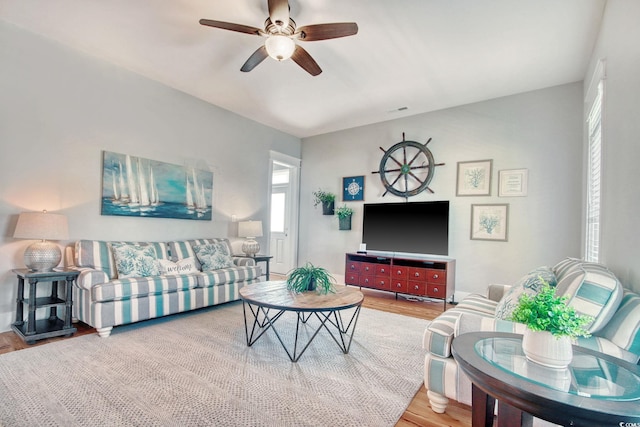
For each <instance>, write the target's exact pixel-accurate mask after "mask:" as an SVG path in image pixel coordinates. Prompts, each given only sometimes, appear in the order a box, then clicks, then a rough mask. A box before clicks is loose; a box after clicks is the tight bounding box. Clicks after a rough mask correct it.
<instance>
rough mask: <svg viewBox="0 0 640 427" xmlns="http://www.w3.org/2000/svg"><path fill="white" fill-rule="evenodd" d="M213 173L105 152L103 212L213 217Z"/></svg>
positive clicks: (155, 216)
mask: <svg viewBox="0 0 640 427" xmlns="http://www.w3.org/2000/svg"><path fill="white" fill-rule="evenodd" d="M212 196H213V173H212V172H210V171H207V170H202V169H196V168H193V167H184V166H178V165H173V164H170V163H165V162H159V161H155V160H149V159H144V158H142V157H134V156H131V155H128V154H119V153H112V152H110V151H104V152H103V157H102V211H101V213H102V215H118V216H139V217H151V218H178V219H195V220H204V221H210V220H211V211H212V208H213V203H212V200H213V198H212Z"/></svg>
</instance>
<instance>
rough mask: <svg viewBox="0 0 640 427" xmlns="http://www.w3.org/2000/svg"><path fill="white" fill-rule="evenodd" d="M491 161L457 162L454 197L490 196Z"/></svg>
mask: <svg viewBox="0 0 640 427" xmlns="http://www.w3.org/2000/svg"><path fill="white" fill-rule="evenodd" d="M492 165H493V160H474V161H470V162H458V179H457V184H456V196H490V195H491V166H492Z"/></svg>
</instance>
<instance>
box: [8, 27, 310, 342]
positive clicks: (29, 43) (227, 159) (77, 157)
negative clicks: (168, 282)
mask: <svg viewBox="0 0 640 427" xmlns="http://www.w3.org/2000/svg"><path fill="white" fill-rule="evenodd" d="M0 40H1V42H0V63H1V64H2V66H0V93H1V94H2V95H1V96H0V147H1V148H0V331H6V330H8V329H9V328H10V323H11V322H12V321H13V320H14V319H13V316H14V315H15V314H14V313H15V298H16V278H15V276H14V275H13V274H12V273H11V269H12V268H19V267H24V264H23V260H22V254H23V252H24V249H25V247H26V246H28V245H29V244H30V243H31V242H29V241H22V240H15V239H13V238H12V235H13V231H14V228H15V223H16V221H17V217H18V214H19V213H20V212H21V211H25V210H27V211H33V210H41V209H47V210H49V211H55V212H61V213H64V214H66V215H67V216H68V220H69V228H70V239H69V242H71V241H73V240H77V239H82V238H86V239H104V240H111V239H116V240H117V239H123V240H171V239H187V238H195V237H214V236H220V237H222V236H230V237H234V236H236V233H237V229H236V227H235V224H233V223H231V222H230V217H231V215H236V216H237V217H238V219H244V218H252V219H263V220H266V217H267V210H266V209H267V202H268V194H269V189H268V186H267V178H268V171H269V151H270V150H274V151H278V152H281V153H284V154H287V155H290V156H293V157H298V158H299V157H300V150H301V147H300V145H301V143H300V140H299V139H298V138H295V137H293V136H290V135H287V134H284V133H281V132H278V131H275V130H273V129H271V128H268V127H265V126H263V125H260V124H258V123H255V122H252V121H250V120H248V119H245V118H242V117H240V116H238V115H235V114H233V113H230V112H228V111H225V110H222V109H220V108H217V107H214V106H212V105H210V104H207V103H205V102H202V101H200V100H198V99H196V98H193V97H191V96H188V95H185V94H184V93H181V92H178V91H175V90H173V89H170V88H168V87H166V86H163V85H161V84H158V83H156V82H153V81H150V80H148V79H145V78H142V77H140V76H138V75H136V74H133V73H131V72H128V71H126V70H123V69H121V68H118V67H115V66H113V65H110V64H106V63H104V62H101V61H98V60H96V59H94V58H92V57H90V56H87V55H84V54H79V53H77V52H74V51H72V50H70V49H68V48H66V47H63V46H60V45H58V44H56V43H54V42H52V41H50V40H46V39H44V38H42V37H40V36H35V35H33V34H30V33H27V32H25V31H23V30H21V29H18V28H16V27H14V26H11V25H8V24H6V23H2V22H0ZM103 150H107V151H114V152H119V153H127V154H132V155H135V156H141V157H145V158H149V159H153V160H159V161H163V162H167V163H173V164H178V165H196V166H199V167H200V168H204V169H210V170H212V171H213V173H214V196H213V198H214V213H213V221H190V220H172V219H156V218H127V217H114V216H101V215H100V204H99V198H100V195H101V174H102V171H101V158H102V157H101V156H102V151H103ZM69 242H60V244H61V245H65V244H67V243H69ZM261 244H262V245H264V246H266V240H264V241H261Z"/></svg>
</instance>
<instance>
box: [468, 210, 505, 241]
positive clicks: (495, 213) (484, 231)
mask: <svg viewBox="0 0 640 427" xmlns="http://www.w3.org/2000/svg"><path fill="white" fill-rule="evenodd" d="M508 227H509V205H508V204H488V205H471V240H495V241H498V242H506V241H507V237H508V233H507V231H508Z"/></svg>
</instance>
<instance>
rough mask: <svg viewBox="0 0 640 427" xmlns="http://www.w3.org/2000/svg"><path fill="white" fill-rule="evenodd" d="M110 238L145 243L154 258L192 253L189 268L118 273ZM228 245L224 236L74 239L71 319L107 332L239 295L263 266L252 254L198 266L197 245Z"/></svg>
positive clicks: (185, 256)
mask: <svg viewBox="0 0 640 427" xmlns="http://www.w3.org/2000/svg"><path fill="white" fill-rule="evenodd" d="M114 244H128V245H135V246H138V247H144V248H146V247H150V248H153V250H154V252H155V257H156V258H157V260H158V262H160V260H169V261H173V262H179V261H180V260H185V259H188V258H193V260H194V264H195V266H192V267H193V268H192V270H193V272H190V273H186V274H183V273H174V274H166V275H161V274H158V275H150V276H146V277H118V270H117V268H116V262H115V259H114V250H113V247H114ZM207 244H222V245H226V248H227V250H228V254H231V249H230V248H231V246H230V244H229V241H228V240H227V239H222V238H212V239H199V240H185V241H172V242H105V241H99V240H80V241H78V242H76V243H75V245H74V255H73V264H74V265H72V266H71V267H72V268H74V269H77V270H79V271H80V274H79V275H78V278H77V280H76V281H75V282H74V286H73V310H72V315H73V318H74V319H77V320H80V321H82V322H84V323H87V324H88V325H90V326H92V327H94V328H96V330H97V332H98V334H99V335H100V336H101V337H108V336H109V334H110V333H111V330H112V328H113V327H114V326H118V325H124V324H128V323H134V322H138V321H141V320H147V319H152V318H155V317H161V316H167V315H170V314H174V313H180V312H184V311H189V310H195V309H198V308H202V307H208V306H212V305H216V304H222V303H225V302H229V301H235V300H237V299H239V293H238V291H239V290H240V288H241V287H242V286H244V285H247V284H250V283H254V282H258V281H259V280H260V279H259V277H260V276H261V274H262V272H261V269H260V267H259V266H257V265H256V264H255V261H254V260H253V259H252V258H246V257H233V258H232V262H233V267H227V268H221V269H216V270H211V271H202V267H201V265H200V263H199V262H198V258H197V256H196V254H195V252H194V249H193V248H194V247H197V245H207Z"/></svg>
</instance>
